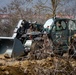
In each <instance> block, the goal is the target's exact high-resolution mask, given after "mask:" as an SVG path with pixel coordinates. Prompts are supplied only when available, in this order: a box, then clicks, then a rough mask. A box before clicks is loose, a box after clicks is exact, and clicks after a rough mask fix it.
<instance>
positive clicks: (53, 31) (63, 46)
mask: <svg viewBox="0 0 76 75" xmlns="http://www.w3.org/2000/svg"><path fill="white" fill-rule="evenodd" d="M57 22H60V24H61V26H62V28H63V29H61V30H57ZM59 28H60V27H59ZM44 31H46V32H47V35H48V37H49V39H51V40H52V46H53V51H54V53H57V54H59V55H63V54H64V53H65V52H68V51H69V50H70V49H71V48H72V49H73V54H72V55H75V54H76V53H74V52H76V47H75V45H74V44H75V43H73V42H72V39H74V38H75V37H74V38H73V36H74V35H75V34H76V21H75V20H72V19H67V18H56V17H55V18H51V19H49V20H47V21H46V22H45V24H44ZM74 41H75V40H74ZM71 45H73V47H71Z"/></svg>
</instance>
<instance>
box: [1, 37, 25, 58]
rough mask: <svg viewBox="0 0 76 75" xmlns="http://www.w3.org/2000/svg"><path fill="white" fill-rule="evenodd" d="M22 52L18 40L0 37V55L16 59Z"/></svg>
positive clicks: (22, 48) (21, 46) (22, 49)
mask: <svg viewBox="0 0 76 75" xmlns="http://www.w3.org/2000/svg"><path fill="white" fill-rule="evenodd" d="M23 52H24V47H23V45H22V43H21V41H20V40H18V39H17V38H12V37H0V55H1V56H7V57H17V56H20V55H21V54H22V53H23Z"/></svg>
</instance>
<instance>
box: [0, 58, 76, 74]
mask: <svg viewBox="0 0 76 75" xmlns="http://www.w3.org/2000/svg"><path fill="white" fill-rule="evenodd" d="M0 75H76V60H75V59H72V58H71V59H68V58H65V57H47V58H46V59H42V60H26V59H24V60H20V61H18V60H15V59H13V58H12V59H0Z"/></svg>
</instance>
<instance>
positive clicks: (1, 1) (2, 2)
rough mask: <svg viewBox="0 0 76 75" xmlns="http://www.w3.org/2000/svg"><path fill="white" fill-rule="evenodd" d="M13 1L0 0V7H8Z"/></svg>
mask: <svg viewBox="0 0 76 75" xmlns="http://www.w3.org/2000/svg"><path fill="white" fill-rule="evenodd" d="M10 1H11V0H0V7H2V6H6V5H7V4H9V3H10Z"/></svg>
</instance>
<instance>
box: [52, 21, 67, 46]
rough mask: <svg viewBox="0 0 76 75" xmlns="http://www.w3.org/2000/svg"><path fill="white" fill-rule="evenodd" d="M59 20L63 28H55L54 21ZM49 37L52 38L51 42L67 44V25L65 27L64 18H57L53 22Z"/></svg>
mask: <svg viewBox="0 0 76 75" xmlns="http://www.w3.org/2000/svg"><path fill="white" fill-rule="evenodd" d="M58 21H60V22H61V26H62V28H63V29H61V30H57V25H56V23H57V22H58ZM51 37H52V40H53V43H54V44H55V45H67V44H68V41H67V40H68V27H67V21H66V20H57V21H55V22H54V26H53V27H52V30H51Z"/></svg>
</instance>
